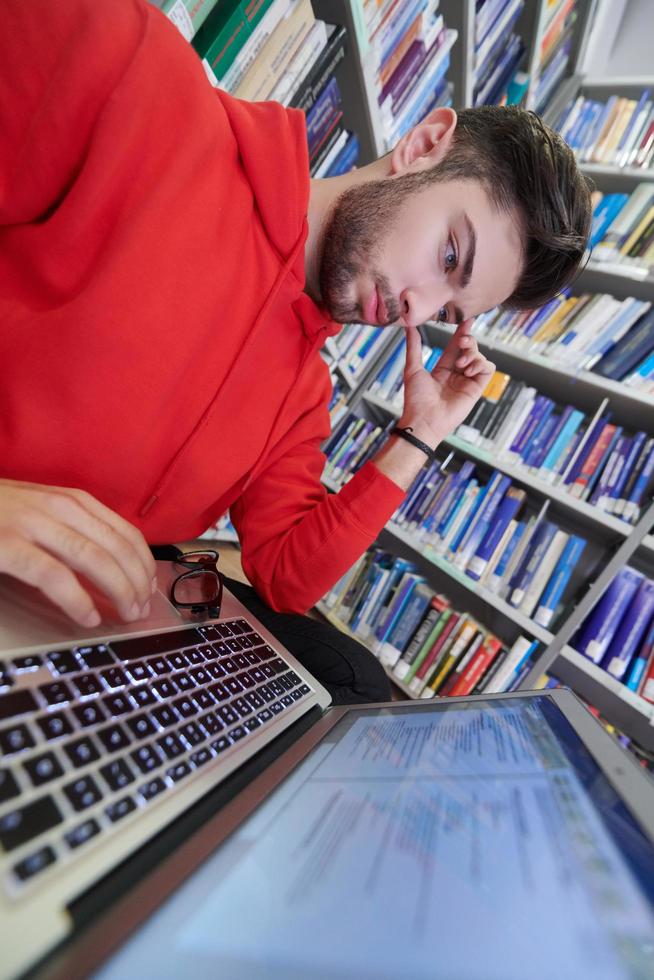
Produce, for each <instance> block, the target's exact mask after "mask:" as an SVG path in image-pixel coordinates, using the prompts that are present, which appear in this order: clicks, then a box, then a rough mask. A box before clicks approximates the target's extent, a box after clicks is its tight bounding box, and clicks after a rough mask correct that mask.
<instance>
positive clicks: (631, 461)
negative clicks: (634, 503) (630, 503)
mask: <svg viewBox="0 0 654 980" xmlns="http://www.w3.org/2000/svg"><path fill="white" fill-rule="evenodd" d="M646 439H647V435H646V434H645V433H644V432H636V434H635V435H634V436H633V438H632V439H630V440H629V444H628V445H627V446H626V447H625V456H624V463H623V465H622V466H621V467H620V470H619V472H618V475H617V478H616V480H615V482H614V483H613V486H612V487H611V504H610V505H609V509H610V511H611V512H612V513H615V511H616V504H618V503H619V501H620V496H621V494H622V491H623V489H624V487H625V485H626V483H627V480H628V479H629V477H630V476H631V472H632V470H633V468H634V467H635V466H636V463H637V462H638V457H639V456H640V451H641V449H642V448H643V445H644V444H645V440H646Z"/></svg>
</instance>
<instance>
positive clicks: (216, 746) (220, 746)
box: [211, 735, 232, 753]
mask: <svg viewBox="0 0 654 980" xmlns="http://www.w3.org/2000/svg"><path fill="white" fill-rule="evenodd" d="M231 744H232V743H231V742H230V740H229V738H228V737H227V735H221V736H220V738H217V739H216V740H215V741H214V742H212V743H211V748H212V749H213V750H214V752H217V753H220V752H224V751H225V749H228V748H229V747H230V745H231Z"/></svg>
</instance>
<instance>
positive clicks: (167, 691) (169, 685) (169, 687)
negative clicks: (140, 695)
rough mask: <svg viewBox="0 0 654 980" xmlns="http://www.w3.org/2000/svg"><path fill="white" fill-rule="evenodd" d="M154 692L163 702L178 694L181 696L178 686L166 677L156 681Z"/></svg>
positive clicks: (153, 687) (153, 685) (153, 686)
mask: <svg viewBox="0 0 654 980" xmlns="http://www.w3.org/2000/svg"><path fill="white" fill-rule="evenodd" d="M152 690H153V691H154V692H155V694H158V695H159V697H160V698H162V699H163V700H166V698H173V697H175V695H176V694H179V688H178V687H177V685H176V684H175V683H174V682H173V681H172V680H170V679H168V678H167V677H164V678H163V680H160V681H155V682H154V684H152Z"/></svg>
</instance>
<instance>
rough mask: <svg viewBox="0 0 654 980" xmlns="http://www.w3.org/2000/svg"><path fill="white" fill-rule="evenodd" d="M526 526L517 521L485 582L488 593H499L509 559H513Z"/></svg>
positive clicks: (523, 522)
mask: <svg viewBox="0 0 654 980" xmlns="http://www.w3.org/2000/svg"><path fill="white" fill-rule="evenodd" d="M527 526H528V522H527V521H518V522H517V523H516V525H515V529H514V531H513V534H512V535H511V537H510V538H509V540H508V542H507V544H506V548H505V549H504V552H503V554H502V555H501V556H500V559H499V561H498V562H497V564H496V566H495V570H494V571H493V573H492V574H490V575H489V576H488V578H487V580H486V587H487V588H488V589H489V591H490V592H499V591H500V588H501V587H502V579H503V578H504V575H505V574H506V571H507V569H508V567H509V563H510V562H511V559H512V558H513V556H514V554H515V552H516V550H517V548H518V547H519V545H520V542H521V541H522V538H523V537H524V535H525V533H526V531H527Z"/></svg>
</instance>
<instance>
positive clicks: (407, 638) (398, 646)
mask: <svg viewBox="0 0 654 980" xmlns="http://www.w3.org/2000/svg"><path fill="white" fill-rule="evenodd" d="M433 594H434V593H433V591H432V589H431V588H430V587H429V586H428V585H427V583H426V582H424V580H423V581H418V582H417V583H416V585H415V588H414V589H413V591H412V593H411V595H410V597H409V599H408V601H407V602H406V603H405V605H404V610H403V612H402V615H401V616H400V617H399V618H398V619H397V620H396V622H395V626H394V627H393V629H392V630H391V631H390V633H389V635H388V638H387V639H386V641H385V642H384V644H383V646H382V648H381V651H380V653H379V659H380V660H381V662H382V663H383V664H384V666H386V667H394V666H395V664H396V663H397V662H398V660H399V659H400V657H401V656H402V654H403V653H404V651H405V650H406V648H407V647H408V645H409V643H410V642H411V639H412V637H413V634H414V633H415V631H416V630H417V629H418V627H419V626H420V623H421V622H422V619H423V616H424V614H425V610H426V608H427V606H428V605H429V603H430V602H431V599H432V596H433Z"/></svg>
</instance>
